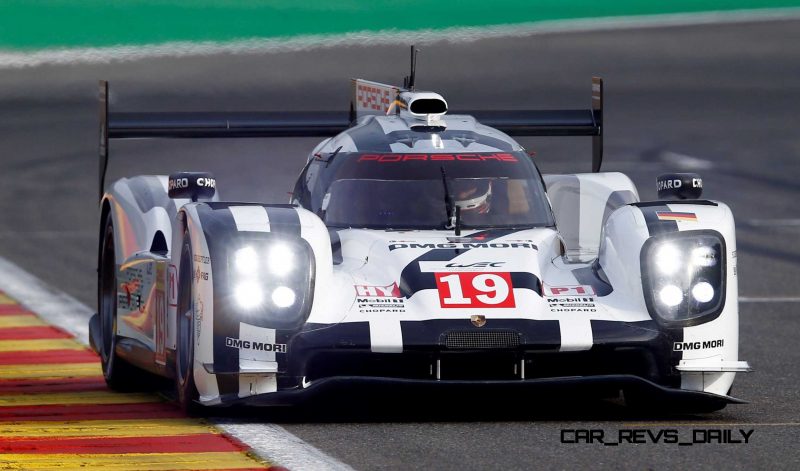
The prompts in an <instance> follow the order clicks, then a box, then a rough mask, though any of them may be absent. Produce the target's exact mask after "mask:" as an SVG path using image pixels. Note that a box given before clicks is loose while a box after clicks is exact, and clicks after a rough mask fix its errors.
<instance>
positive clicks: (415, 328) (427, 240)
mask: <svg viewBox="0 0 800 471" xmlns="http://www.w3.org/2000/svg"><path fill="white" fill-rule="evenodd" d="M107 96H108V84H107V83H105V82H101V148H100V155H101V174H102V175H103V176H101V181H100V185H101V192H103V190H104V180H105V178H104V174H105V168H106V166H107V162H108V149H109V147H108V140H109V138H142V137H184V138H191V137H272V136H323V137H326V139H325V140H324V141H322V142H321V143H320V144H319V145H317V146H316V148H314V149H313V150H312V151H311V153H310V154H309V156H308V162H307V165H306V166H305V168H303V170H302V173H301V174H300V177H299V179H298V180H297V183H296V185H295V187H294V191H293V196H292V197H291V202H290V204H267V203H261V202H258V203H240V202H229V201H222V200H221V199H220V198H219V195H218V194H217V193H216V181H215V180H214V178H213V177H212V176H211V175H210V174H208V173H198V172H183V173H175V174H173V175H170V176H134V177H131V178H123V179H120V180H117V181H116V182H114V183H113V184H112V185H110V187H109V188H108V189H107V190H106V191H104V192H103V194H102V200H101V208H102V216H101V227H100V244H99V270H98V273H99V277H98V314H97V315H95V316H94V317H93V318H92V320H91V322H90V331H91V339H92V345H93V347H94V348H95V349H96V350H97V351H98V352H99V353H100V355H101V357H102V365H103V373H104V375H105V378H106V381H107V382H108V384H109V385H110V386H111V387H112V388H117V389H125V388H128V387H131V386H136V385H139V384H140V382H141V381H142V380H143V376H144V371H147V372H149V373H150V374H156V375H161V376H165V377H168V378H174V381H175V384H176V386H177V391H178V394H177V395H178V399H179V401H180V402H181V404H183V406H184V407H187V408H189V407H193V406H194V405H196V404H202V405H209V406H211V405H229V404H233V403H242V402H243V403H246V404H262V405H281V404H292V403H297V402H298V401H301V400H304V399H305V398H307V397H310V396H313V395H314V393H315V392H326V393H330V392H334V391H342V390H346V391H362V390H368V391H372V390H390V391H395V392H396V391H401V390H402V391H424V392H425V394H435V393H436V392H437V391H442V392H446V393H450V392H452V391H453V390H458V391H469V390H471V389H473V390H478V391H492V390H496V391H500V390H503V389H507V390H509V391H511V392H513V393H514V394H522V395H536V394H539V393H545V394H566V393H570V392H571V393H578V394H586V395H598V396H613V397H619V395H620V393H622V394H624V397H625V399H626V401H628V402H635V403H637V404H647V401H648V400H649V399H651V398H653V399H656V400H658V404H660V405H663V404H665V403H668V404H670V405H672V406H674V407H676V408H677V409H680V410H701V411H702V410H705V411H710V410H716V409H720V408H722V407H724V406H725V405H726V404H728V403H734V402H741V401H740V400H738V399H734V398H733V397H731V396H730V391H731V385H732V383H733V380H734V376H735V375H736V373H737V372H742V371H747V370H749V367H748V365H747V363H746V362H743V361H739V358H738V343H739V333H738V322H739V320H738V305H737V296H738V288H737V276H736V240H735V233H734V222H733V217H732V215H731V212H730V210H729V209H728V207H727V206H726V205H724V204H723V203H719V202H713V201H706V200H700V199H697V198H698V197H699V195H700V192H701V188H702V181H701V180H700V179H699V177H698V176H696V175H692V174H673V175H665V176H661V177H659V179H658V186H659V197H660V198H671V199H670V200H668V201H667V200H661V201H653V202H640V201H639V198H638V193H637V190H636V188H635V186H634V185H633V183H632V182H631V180H630V179H629V178H628V177H626V176H625V175H623V174H620V173H600V172H599V169H600V163H601V158H602V141H601V139H602V81H601V80H600V79H594V80H593V93H592V107H591V109H587V110H558V111H515V112H476V113H473V114H472V115H467V114H449V113H448V112H447V111H448V106H447V103H446V101H445V100H444V99H443V98H442V97H441V96H440V95H438V94H435V93H430V92H421V91H418V90H416V89H415V87H414V84H413V73H412V76H411V79H410V80H407V81H406V85H405V86H404V87H393V86H388V85H383V84H379V83H374V82H369V81H365V80H354V81H353V100H352V105H351V110H350V113H349V115H348V114H346V113H342V114H337V113H227V114H225V113H200V114H191V113H167V114H165V113H113V114H109V112H108V101H107ZM479 121H480V122H479ZM481 122H482V123H483V124H481ZM489 126H492V127H489ZM509 135H583V136H592V139H593V140H594V151H593V153H594V156H593V170H594V172H595V173H589V174H569V175H545V176H544V177H542V175H540V173H539V171H538V169H537V168H536V165H535V164H534V162H533V161H532V160H531V159H530V157H529V155H528V154H527V153H526V152H525V150H524V149H523V148H522V147H521V146H520V145H519V144H518V143H517V142H515V141H514V140H513V139H512V138H510V137H509ZM254 171H255V170H254Z"/></svg>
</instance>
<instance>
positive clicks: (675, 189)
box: [657, 173, 703, 200]
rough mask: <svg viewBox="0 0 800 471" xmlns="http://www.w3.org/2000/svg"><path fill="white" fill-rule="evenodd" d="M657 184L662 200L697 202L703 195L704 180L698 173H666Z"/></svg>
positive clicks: (660, 176) (659, 197)
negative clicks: (689, 200)
mask: <svg viewBox="0 0 800 471" xmlns="http://www.w3.org/2000/svg"><path fill="white" fill-rule="evenodd" d="M657 182H658V183H657V188H658V199H660V200H664V199H670V198H672V199H679V200H686V199H691V200H696V199H698V198H700V195H701V194H703V179H702V178H700V175H698V174H696V173H665V174H664V175H659V177H658V180H657Z"/></svg>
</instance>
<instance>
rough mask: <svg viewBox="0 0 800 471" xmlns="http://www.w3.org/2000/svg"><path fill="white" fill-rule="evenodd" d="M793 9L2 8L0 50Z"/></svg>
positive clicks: (176, 3) (787, 1) (52, 2)
mask: <svg viewBox="0 0 800 471" xmlns="http://www.w3.org/2000/svg"><path fill="white" fill-rule="evenodd" d="M797 6H800V0H760V1H759V0H727V1H725V0H672V1H670V2H659V1H653V0H606V1H605V2H598V1H596V0H593V1H589V0H572V1H569V0H529V1H525V0H496V1H490V0H461V1H457V2H454V1H446V0H439V1H436V0H407V1H399V0H371V1H360V0H338V1H337V0H331V1H322V0H297V1H288V0H273V1H263V0H224V1H223V0H172V1H169V0H0V48H2V49H12V50H34V49H42V48H53V47H87V46H114V45H123V44H134V45H135V44H159V43H165V42H171V41H223V42H224V41H231V40H239V39H251V38H287V37H292V36H297V35H309V34H315V35H316V34H323V35H328V34H339V33H345V32H351V31H379V30H420V29H441V28H447V27H453V26H489V25H499V24H515V23H522V22H533V21H544V20H561V19H577V18H591V17H607V16H629V15H653V14H663V13H689V12H701V11H714V10H738V9H752V8H776V7H777V8H779V7H797Z"/></svg>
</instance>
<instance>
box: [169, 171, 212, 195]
mask: <svg viewBox="0 0 800 471" xmlns="http://www.w3.org/2000/svg"><path fill="white" fill-rule="evenodd" d="M216 192H217V180H216V179H214V176H213V175H211V174H210V173H208V172H178V173H173V174H171V175H170V176H169V183H168V184H167V193H168V194H169V197H170V198H173V199H180V198H191V200H192V201H197V200H198V199H200V198H204V199H209V198H212V197H213V196H214V194H215V193H216Z"/></svg>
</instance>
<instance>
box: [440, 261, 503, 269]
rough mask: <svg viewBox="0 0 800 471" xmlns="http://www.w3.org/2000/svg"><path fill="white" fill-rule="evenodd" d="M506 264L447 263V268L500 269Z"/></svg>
mask: <svg viewBox="0 0 800 471" xmlns="http://www.w3.org/2000/svg"><path fill="white" fill-rule="evenodd" d="M504 263H506V262H475V263H464V264H461V263H448V264H447V265H445V266H446V267H447V268H489V267H491V268H497V267H502V266H503V264H504Z"/></svg>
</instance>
